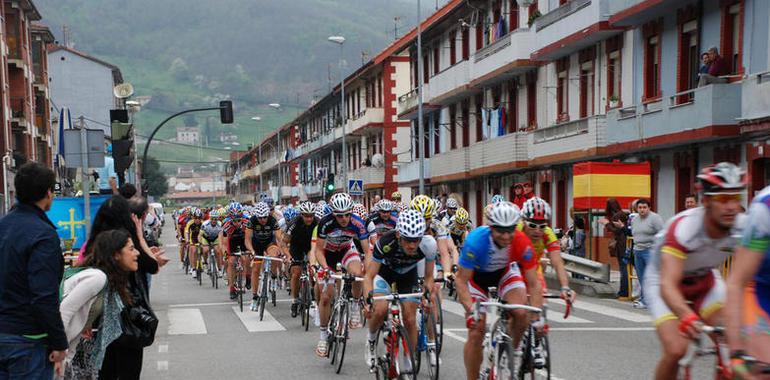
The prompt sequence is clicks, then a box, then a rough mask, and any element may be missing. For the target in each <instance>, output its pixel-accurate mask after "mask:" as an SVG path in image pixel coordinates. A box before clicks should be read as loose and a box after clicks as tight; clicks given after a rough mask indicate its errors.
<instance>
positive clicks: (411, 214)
mask: <svg viewBox="0 0 770 380" xmlns="http://www.w3.org/2000/svg"><path fill="white" fill-rule="evenodd" d="M396 230H397V231H398V233H399V234H401V236H403V237H406V238H411V239H417V238H421V237H422V236H423V235H424V234H425V219H424V218H423V217H422V213H420V212H419V211H417V210H406V211H404V212H402V213H401V214H400V215H399V216H398V222H397V223H396Z"/></svg>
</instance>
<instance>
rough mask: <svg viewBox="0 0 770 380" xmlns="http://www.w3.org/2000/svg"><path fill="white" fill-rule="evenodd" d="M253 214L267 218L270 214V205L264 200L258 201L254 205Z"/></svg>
mask: <svg viewBox="0 0 770 380" xmlns="http://www.w3.org/2000/svg"><path fill="white" fill-rule="evenodd" d="M253 214H254V216H256V217H257V218H267V217H268V216H269V215H270V206H268V205H267V203H265V202H259V203H257V204H256V205H255V206H254V213H253Z"/></svg>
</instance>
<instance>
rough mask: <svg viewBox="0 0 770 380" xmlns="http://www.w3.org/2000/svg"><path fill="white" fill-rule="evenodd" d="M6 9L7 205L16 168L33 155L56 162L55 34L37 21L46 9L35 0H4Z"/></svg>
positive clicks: (2, 99)
mask: <svg viewBox="0 0 770 380" xmlns="http://www.w3.org/2000/svg"><path fill="white" fill-rule="evenodd" d="M0 12H1V13H2V15H3V17H2V18H1V19H0V23H2V25H0V47H1V49H0V61H2V62H0V63H2V69H0V87H2V94H1V95H0V103H1V104H2V106H1V107H0V125H2V132H1V133H0V148H2V151H3V168H2V171H0V178H1V179H2V183H3V186H2V188H1V189H0V192H2V194H3V206H4V209H5V210H7V209H8V208H9V207H10V204H11V201H12V199H13V176H14V172H15V170H16V168H18V167H19V166H21V165H22V164H24V163H25V162H27V161H30V160H32V161H38V162H41V163H43V164H45V165H47V166H49V167H50V166H51V165H52V157H51V145H52V142H53V139H52V135H51V124H50V119H51V118H50V97H49V91H48V66H47V51H46V45H47V44H48V43H51V42H53V35H52V34H51V31H50V30H48V28H47V27H45V26H43V25H39V24H36V23H35V21H38V20H40V19H41V15H40V13H39V12H38V10H37V8H36V7H35V5H34V4H33V3H32V2H31V1H29V0H14V1H2V2H0Z"/></svg>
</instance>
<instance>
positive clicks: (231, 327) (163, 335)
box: [142, 223, 713, 380]
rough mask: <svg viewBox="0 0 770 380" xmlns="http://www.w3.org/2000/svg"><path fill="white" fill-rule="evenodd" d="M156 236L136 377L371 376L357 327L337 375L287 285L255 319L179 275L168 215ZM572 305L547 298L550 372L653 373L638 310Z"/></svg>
mask: <svg viewBox="0 0 770 380" xmlns="http://www.w3.org/2000/svg"><path fill="white" fill-rule="evenodd" d="M161 240H162V242H163V243H164V244H165V246H166V249H167V255H168V256H169V257H170V258H171V259H172V261H171V262H170V263H169V264H168V265H166V266H165V267H164V268H162V270H161V273H160V274H158V275H157V276H155V277H153V279H152V285H151V300H152V304H153V307H154V309H155V311H156V313H157V314H158V317H159V319H160V325H159V327H158V331H157V334H156V339H155V343H154V344H153V345H152V346H150V347H148V348H146V349H145V353H144V367H143V372H142V378H143V379H175V380H176V379H245V378H256V379H307V378H313V379H361V378H373V376H372V375H370V374H369V372H368V369H367V367H366V366H365V364H364V354H363V352H364V339H365V332H364V329H359V330H354V331H353V332H352V338H351V340H350V342H349V344H348V350H347V353H346V355H345V363H344V367H343V369H342V373H341V374H339V375H337V374H335V373H334V371H333V369H332V366H331V365H330V364H329V360H327V359H320V358H318V357H316V356H315V352H314V350H315V345H316V343H317V341H318V328H314V327H312V326H311V329H310V331H308V332H305V331H304V329H300V320H299V319H298V318H296V319H293V318H291V314H290V309H289V305H290V304H289V302H290V300H289V296H288V294H287V293H286V292H280V293H279V297H278V298H279V303H278V306H277V307H273V306H272V305H268V308H267V312H266V316H265V321H262V322H260V321H259V320H258V317H257V313H254V312H250V311H248V309H247V307H246V309H245V310H246V311H245V312H244V313H240V312H238V311H237V303H235V302H230V301H229V300H228V295H227V291H226V288H224V287H223V284H222V283H221V281H220V288H219V289H218V290H216V289H213V288H212V287H211V284H210V282H209V283H207V282H206V281H204V283H203V286H199V285H198V283H197V282H195V281H193V280H192V279H191V277H190V276H186V275H184V274H183V273H182V270H181V267H180V263H179V259H178V253H177V252H178V246H177V245H176V241H175V240H174V232H173V227H171V223H167V224H166V227H165V229H164V234H163V236H162V238H161ZM574 306H575V308H574V310H573V313H572V315H571V316H570V317H569V318H568V319H566V320H564V319H563V318H562V317H563V314H562V312H563V310H564V307H563V305H561V304H560V303H553V302H552V303H551V304H550V306H549V319H550V321H549V324H550V326H551V330H550V331H551V332H550V335H549V337H550V342H551V350H552V352H551V355H552V360H553V367H552V378H553V379H554V380H560V379H570V380H572V379H614V378H622V379H624V380H634V379H650V378H652V373H653V369H654V366H655V362H656V360H657V357H658V355H659V351H660V348H659V346H658V342H657V339H656V336H655V332H654V330H653V328H652V322H651V318H650V316H649V315H648V314H647V313H646V312H645V311H639V310H635V309H633V308H632V307H631V304H630V303H624V302H619V301H616V300H607V299H597V298H588V297H579V298H578V302H577V303H576V304H575V305H574ZM461 310H462V308H461V306H460V305H459V304H457V303H455V302H452V301H448V302H447V301H445V302H444V316H445V335H446V336H445V339H444V342H445V344H444V349H443V351H442V354H441V374H442V376H441V377H442V378H445V379H461V378H463V376H464V373H465V371H464V366H463V358H462V349H463V342H464V340H465V337H466V332H465V327H464V320H463V318H462V316H461V314H462V313H461ZM267 313H269V314H270V315H269V316H268V315H267ZM710 363H711V362H709V361H708V360H706V359H703V360H702V361H701V362H700V363H698V368H696V376H694V377H693V378H695V379H698V378H707V377H713V376H711V375H709V372H708V371H707V368H708V367H709V365H710ZM421 377H423V378H427V375H421Z"/></svg>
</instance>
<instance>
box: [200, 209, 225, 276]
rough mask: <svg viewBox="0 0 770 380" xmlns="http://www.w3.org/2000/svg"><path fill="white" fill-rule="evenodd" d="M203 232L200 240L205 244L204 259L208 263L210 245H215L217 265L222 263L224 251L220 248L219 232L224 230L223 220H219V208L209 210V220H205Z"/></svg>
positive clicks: (202, 227)
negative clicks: (221, 258)
mask: <svg viewBox="0 0 770 380" xmlns="http://www.w3.org/2000/svg"><path fill="white" fill-rule="evenodd" d="M201 232H202V234H201V236H200V240H201V244H203V260H204V261H205V262H206V263H208V259H209V246H213V247H214V256H215V257H216V259H217V265H219V264H221V262H220V257H221V256H222V252H221V251H220V250H219V233H220V232H222V222H220V221H219V210H217V209H213V210H211V211H210V212H209V220H207V221H205V222H203V225H202V226H201Z"/></svg>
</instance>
